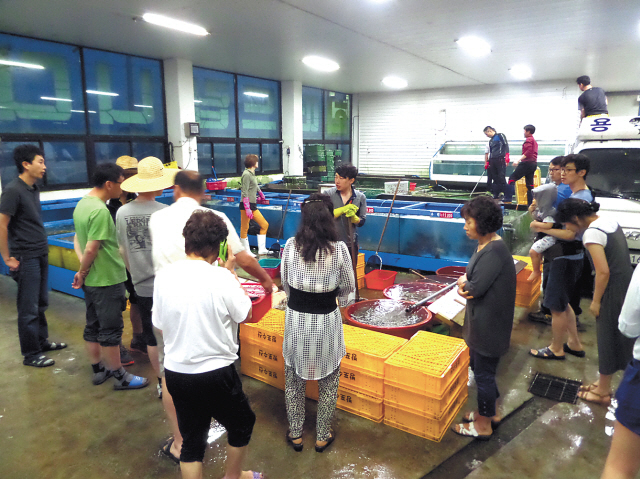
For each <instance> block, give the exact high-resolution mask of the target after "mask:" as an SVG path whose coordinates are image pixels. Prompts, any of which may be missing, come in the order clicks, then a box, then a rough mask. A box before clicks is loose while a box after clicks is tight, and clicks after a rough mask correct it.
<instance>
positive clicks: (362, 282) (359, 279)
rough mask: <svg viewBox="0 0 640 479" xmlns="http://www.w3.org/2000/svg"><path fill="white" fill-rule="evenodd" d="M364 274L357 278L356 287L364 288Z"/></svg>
mask: <svg viewBox="0 0 640 479" xmlns="http://www.w3.org/2000/svg"><path fill="white" fill-rule="evenodd" d="M364 286H365V284H364V276H363V277H362V278H358V289H359V290H360V289H364Z"/></svg>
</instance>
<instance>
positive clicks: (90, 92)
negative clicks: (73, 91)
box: [87, 90, 120, 96]
mask: <svg viewBox="0 0 640 479" xmlns="http://www.w3.org/2000/svg"><path fill="white" fill-rule="evenodd" d="M87 93H89V94H91V95H105V96H120V94H119V93H111V92H110V91H98V90H87Z"/></svg>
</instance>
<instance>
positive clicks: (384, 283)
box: [364, 269, 398, 291]
mask: <svg viewBox="0 0 640 479" xmlns="http://www.w3.org/2000/svg"><path fill="white" fill-rule="evenodd" d="M397 274H398V273H397V272H395V271H387V270H384V269H374V270H373V271H371V272H369V273H367V274H365V275H364V280H365V282H366V284H367V288H369V289H379V290H380V291H382V290H383V289H385V288H388V287H389V286H391V285H392V284H393V282H394V281H395V280H396V275H397Z"/></svg>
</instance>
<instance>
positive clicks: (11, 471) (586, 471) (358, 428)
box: [0, 274, 619, 479]
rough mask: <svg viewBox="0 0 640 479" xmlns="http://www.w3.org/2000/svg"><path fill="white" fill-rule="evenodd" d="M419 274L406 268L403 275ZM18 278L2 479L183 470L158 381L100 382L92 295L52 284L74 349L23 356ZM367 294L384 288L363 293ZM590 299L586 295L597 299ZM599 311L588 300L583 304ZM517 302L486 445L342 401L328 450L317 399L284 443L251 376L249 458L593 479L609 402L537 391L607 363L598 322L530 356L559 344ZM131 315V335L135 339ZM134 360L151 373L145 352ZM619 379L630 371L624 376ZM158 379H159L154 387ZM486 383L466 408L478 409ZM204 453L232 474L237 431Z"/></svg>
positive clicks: (6, 281) (7, 356) (6, 370)
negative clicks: (89, 308) (94, 378)
mask: <svg viewBox="0 0 640 479" xmlns="http://www.w3.org/2000/svg"><path fill="white" fill-rule="evenodd" d="M413 278H415V276H411V275H406V274H401V275H399V277H398V279H397V281H396V282H401V281H406V280H412V279H413ZM15 294H16V286H15V283H14V282H13V281H12V280H11V279H10V278H8V277H6V276H2V277H0V364H1V365H2V374H0V478H7V479H23V478H24V479H27V478H28V479H40V478H46V479H55V478H83V479H84V478H93V479H102V478H104V479H107V478H109V479H110V478H122V477H134V478H179V477H180V472H179V468H178V467H177V466H176V465H174V464H173V463H172V462H170V461H169V460H168V459H166V458H164V457H162V456H161V455H160V454H159V452H158V451H159V448H160V446H161V444H162V443H163V440H164V439H165V438H167V437H168V436H169V427H168V425H167V423H166V421H165V419H164V414H163V411H162V406H161V402H160V401H159V400H158V399H157V396H156V390H155V387H148V388H146V389H143V390H140V391H126V392H121V391H113V390H112V389H111V384H110V382H107V383H105V384H103V385H101V386H93V385H92V384H91V382H90V379H91V368H90V366H89V364H88V362H87V360H86V357H85V354H84V349H83V348H84V346H83V341H82V329H83V324H84V312H85V311H84V302H83V301H82V300H79V299H77V298H74V297H71V296H67V295H65V294H62V293H56V292H52V293H51V295H50V308H49V311H48V314H47V317H48V321H49V328H50V338H51V340H54V341H55V340H58V341H60V340H62V341H66V342H67V343H69V348H68V349H66V350H63V351H59V352H54V353H51V354H50V356H51V357H52V358H53V359H55V360H56V364H55V366H53V367H50V368H44V369H35V368H29V367H25V366H23V365H22V358H21V356H20V349H19V344H18V334H17V324H16V317H17V313H16V309H15ZM363 296H367V297H375V296H379V293H378V292H368V291H364V292H363ZM587 303H588V302H587V301H586V300H585V301H584V304H585V306H587ZM584 309H585V310H586V311H588V307H584ZM526 313H527V311H525V310H524V309H522V308H516V324H515V327H514V332H513V335H512V347H511V349H510V351H509V353H508V354H507V355H506V356H505V358H504V359H503V360H502V361H501V364H500V368H499V374H498V382H499V387H500V390H501V391H502V395H503V399H504V403H503V406H502V410H503V413H504V414H510V415H509V417H508V418H507V419H506V420H505V422H504V424H503V425H502V426H501V427H500V429H499V430H498V431H497V433H496V438H494V439H492V440H491V441H489V442H486V443H479V442H474V441H472V440H469V439H466V438H462V437H459V436H457V435H455V434H453V433H451V432H448V433H446V434H445V437H444V438H443V440H442V442H440V443H434V442H431V441H428V440H426V439H422V438H419V437H416V436H412V435H410V434H407V433H405V432H402V431H399V430H397V429H394V428H391V427H389V426H385V425H383V424H375V423H373V422H371V421H368V420H366V419H362V418H360V417H358V416H355V415H352V414H349V413H347V412H345V411H341V410H337V411H336V416H335V421H334V428H335V430H336V432H337V434H338V438H337V439H336V442H335V443H334V444H333V445H332V446H331V448H330V449H328V450H327V451H326V452H325V453H323V454H317V453H316V452H315V451H314V449H313V441H314V433H315V428H314V422H315V402H313V401H307V422H306V423H305V431H306V432H305V436H304V441H305V449H304V451H303V452H302V453H295V452H294V451H293V450H292V449H291V448H290V447H288V446H287V445H286V444H285V441H284V435H285V432H286V430H287V421H286V413H285V408H284V397H283V392H282V391H280V390H278V389H275V388H273V387H271V386H268V385H266V384H263V383H261V382H259V381H257V380H254V379H252V378H248V377H244V376H243V378H242V379H243V385H244V390H245V392H246V394H247V395H248V397H249V399H250V401H251V404H252V407H253V409H254V411H255V412H256V415H257V423H256V426H255V429H254V435H253V438H252V441H251V444H250V450H249V454H248V460H247V461H246V467H247V468H251V469H253V470H258V471H263V472H265V474H266V476H267V477H268V478H272V479H275V478H283V479H286V478H294V477H295V478H299V477H303V478H309V479H333V478H345V479H346V478H378V479H410V478H422V477H428V478H436V479H437V478H445V477H447V478H453V479H455V478H462V477H470V478H475V479H484V478H503V477H504V478H507V477H523V478H549V477H564V478H580V479H583V478H587V477H588V478H592V477H599V474H600V472H601V470H602V467H603V465H604V460H605V458H606V455H607V452H608V447H609V443H610V437H609V436H607V434H606V433H605V428H606V427H607V426H611V425H612V421H611V420H610V419H607V418H605V414H606V413H607V411H606V409H605V408H603V407H600V406H593V405H589V404H588V403H584V402H579V403H578V404H577V405H570V404H559V403H556V402H553V401H550V400H547V399H542V398H538V397H533V396H531V394H529V393H528V392H527V388H528V385H529V382H530V381H531V378H532V376H533V374H534V373H535V371H541V372H546V373H550V374H555V375H558V376H563V377H568V378H572V379H579V380H585V381H587V380H593V379H595V377H596V372H597V353H596V345H595V324H594V319H593V318H592V317H591V316H589V314H588V313H586V314H584V315H583V317H582V320H583V323H585V324H586V326H587V328H588V330H587V332H586V333H584V334H583V335H582V336H583V340H584V344H585V347H586V348H587V352H588V354H587V358H586V359H578V358H575V357H572V356H571V357H568V359H567V360H566V361H542V360H538V359H535V358H532V357H530V356H529V355H528V354H527V351H528V348H529V347H530V346H535V347H542V346H546V345H548V343H549V338H550V333H551V331H550V328H549V327H548V326H544V325H539V324H536V323H531V322H529V321H528V320H527V319H526ZM126 323H127V321H126V320H125V325H126V327H125V338H124V340H125V344H128V342H129V340H130V338H131V329H130V326H129V325H127V324H126ZM135 358H136V364H135V365H133V366H132V367H130V368H128V369H129V370H130V371H131V372H133V373H135V374H140V375H143V376H148V377H152V376H153V373H152V370H151V367H150V365H149V363H148V361H147V360H146V358H145V357H143V356H137V355H136V356H135ZM616 379H617V380H619V377H617V378H616ZM154 386H155V385H154ZM474 405H475V391H474V388H470V390H469V400H468V403H467V405H466V406H465V407H464V408H463V411H466V410H470V409H472V408H474ZM213 433H214V431H212V437H211V439H212V443H211V445H210V447H209V448H208V450H207V454H206V457H205V477H208V478H220V477H222V476H223V459H224V457H225V444H226V438H225V437H224V434H223V435H221V436H219V437H217V438H216V434H213Z"/></svg>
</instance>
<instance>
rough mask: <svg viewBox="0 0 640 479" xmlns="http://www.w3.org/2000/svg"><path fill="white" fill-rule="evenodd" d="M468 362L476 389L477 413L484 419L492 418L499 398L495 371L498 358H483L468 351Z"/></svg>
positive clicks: (471, 350) (474, 352)
mask: <svg viewBox="0 0 640 479" xmlns="http://www.w3.org/2000/svg"><path fill="white" fill-rule="evenodd" d="M469 360H470V364H469V365H470V366H471V370H472V371H473V375H474V376H475V379H476V386H477V388H478V413H479V414H480V415H481V416H484V417H493V416H495V415H496V401H497V400H498V398H499V397H500V392H499V391H498V385H497V384H496V371H497V369H498V362H499V361H500V358H499V357H498V358H491V357H489V356H483V355H482V354H480V353H478V352H477V351H475V350H473V349H469Z"/></svg>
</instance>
